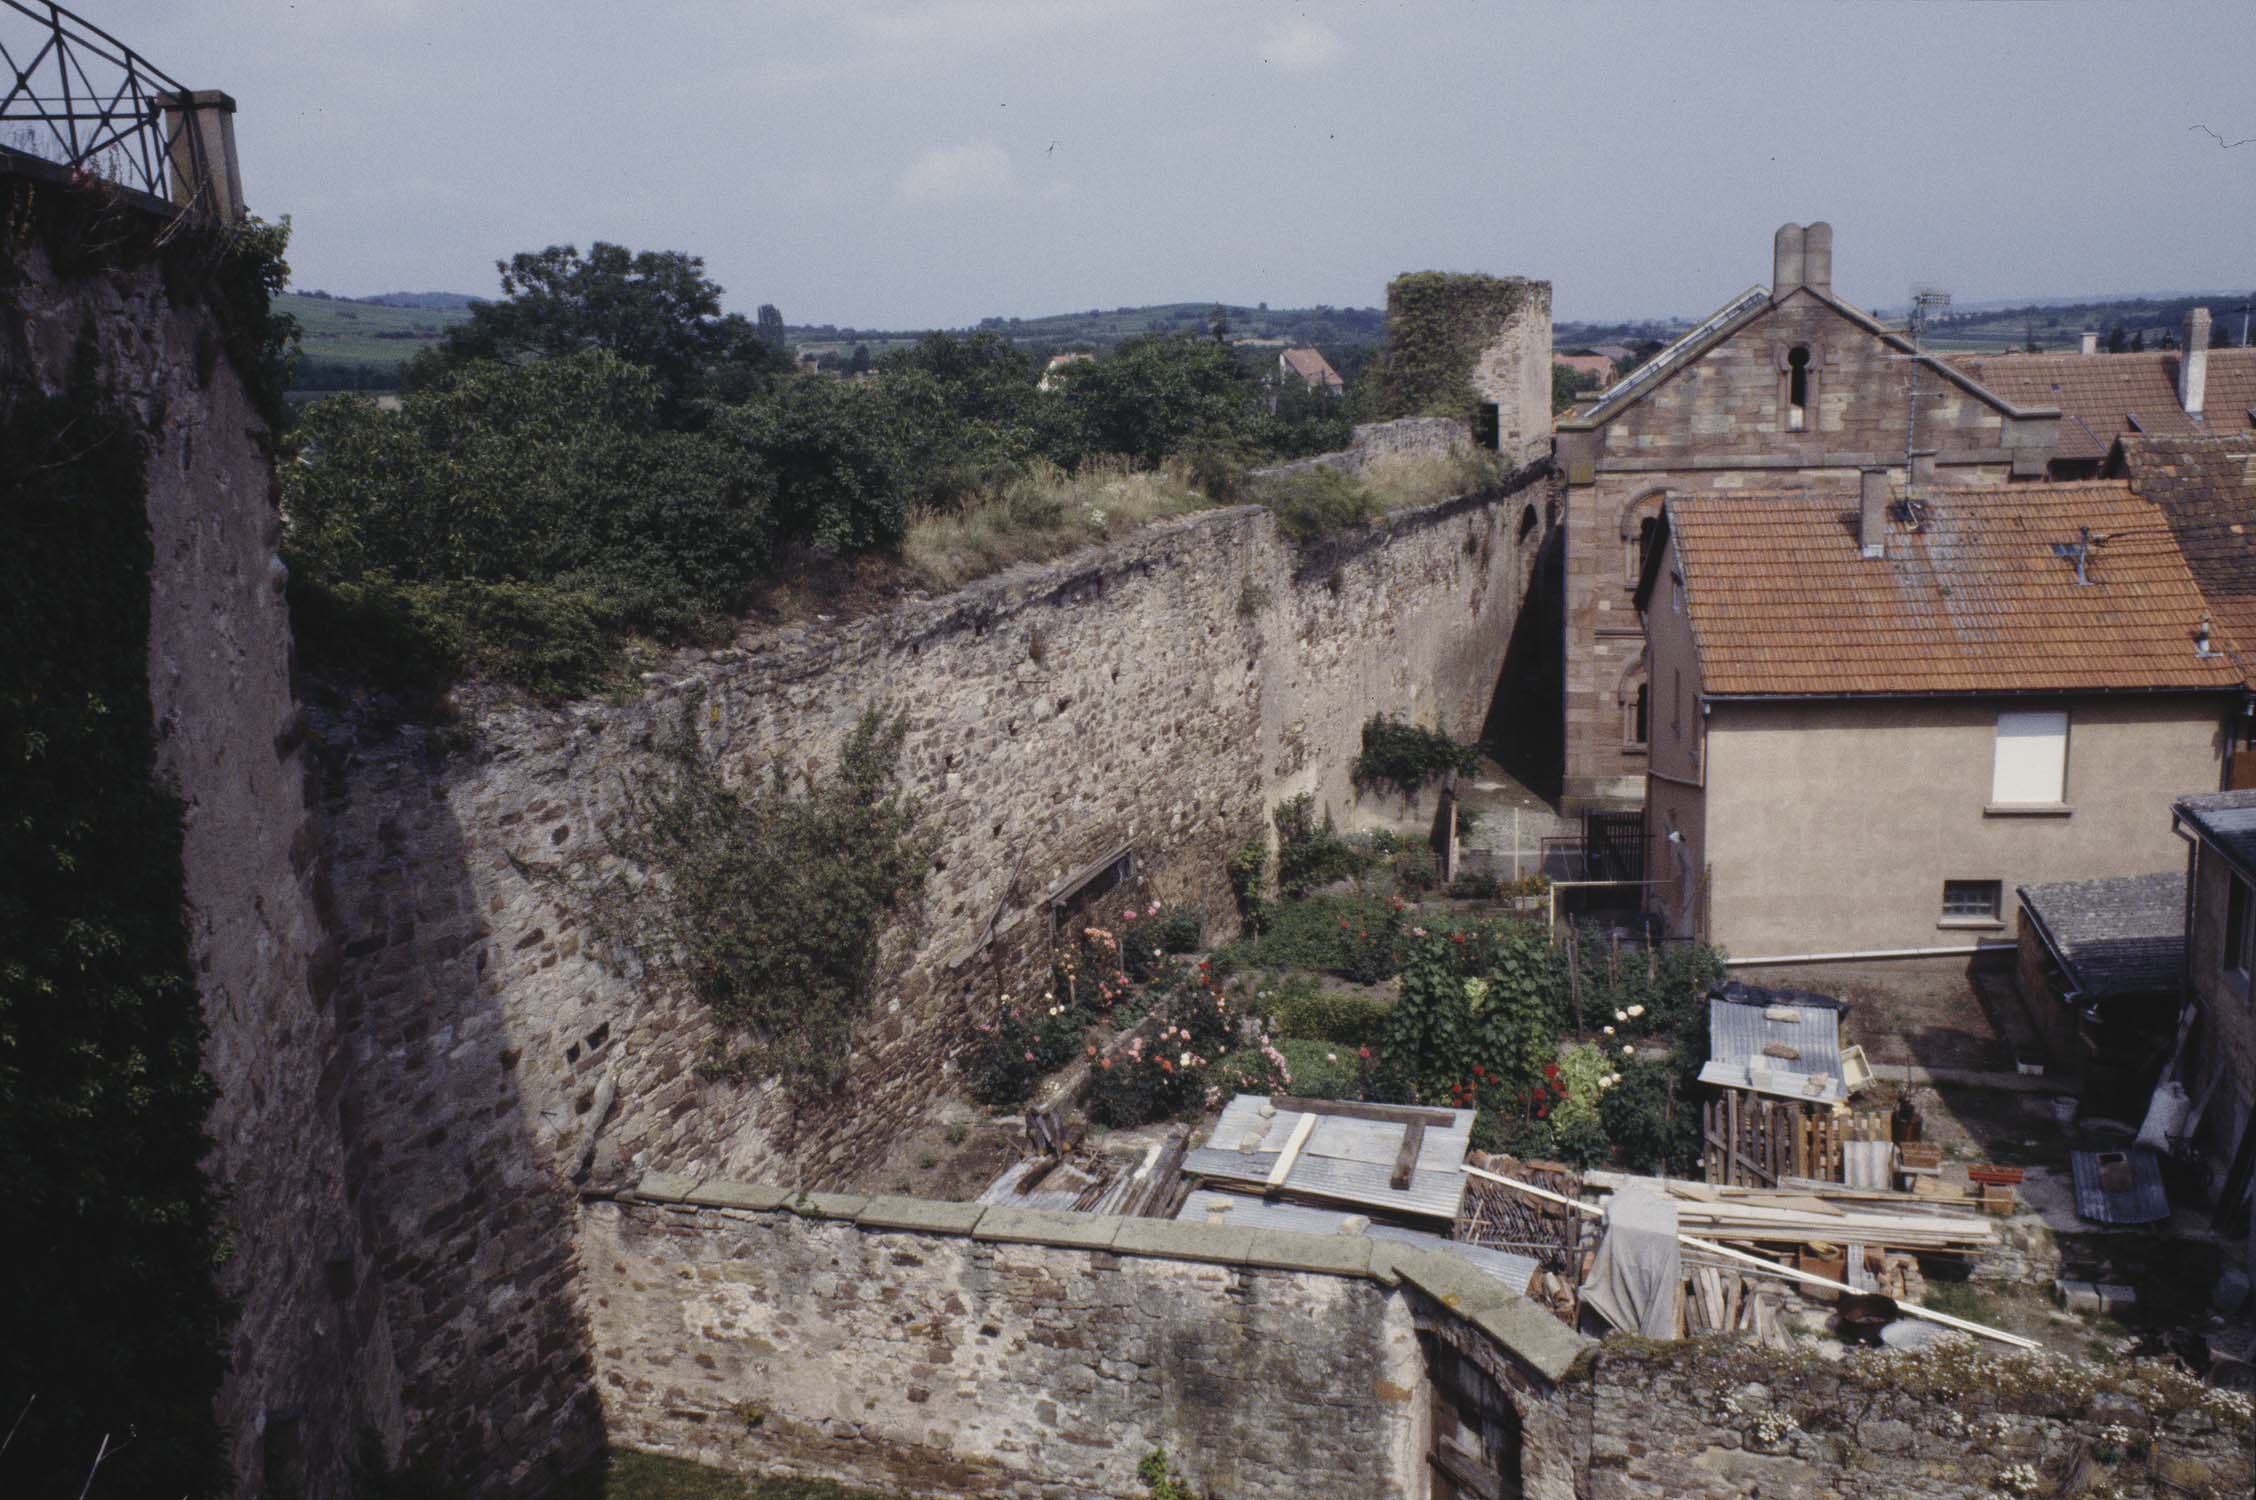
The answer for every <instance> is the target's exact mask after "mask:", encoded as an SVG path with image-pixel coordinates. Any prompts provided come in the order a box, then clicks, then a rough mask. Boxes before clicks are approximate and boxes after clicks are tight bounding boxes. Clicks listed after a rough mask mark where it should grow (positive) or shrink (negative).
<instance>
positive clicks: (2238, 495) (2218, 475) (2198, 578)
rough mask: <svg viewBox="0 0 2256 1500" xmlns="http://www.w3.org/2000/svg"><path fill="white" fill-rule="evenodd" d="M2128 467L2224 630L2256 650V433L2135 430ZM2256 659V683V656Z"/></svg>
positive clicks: (2128, 441) (2126, 450) (2126, 454)
mask: <svg viewBox="0 0 2256 1500" xmlns="http://www.w3.org/2000/svg"><path fill="white" fill-rule="evenodd" d="M2234 352H2235V353H2238V352H2240V351H2238V350H2235V351H2234ZM2249 352H2250V353H2256V350H2251V351H2249ZM2123 466H2124V469H2125V472H2126V473H2128V475H2129V476H2130V483H2131V488H2132V489H2134V490H2136V491H2138V493H2139V494H2140V495H2142V496H2144V497H2145V498H2146V499H2148V500H2151V501H2153V502H2154V503H2155V504H2156V505H2157V506H2159V507H2160V508H2161V511H2162V514H2163V516H2164V517H2166V518H2167V519H2168V521H2169V523H2170V530H2171V533H2172V534H2173V535H2175V536H2176V537H2177V539H2178V550H2179V551H2180V552H2182V553H2184V554H2185V560H2186V566H2187V567H2188V568H2190V569H2191V570H2192V571H2193V581H2194V583H2195V584H2197V585H2198V586H2199V587H2200V589H2201V593H2202V597H2204V598H2205V599H2207V600H2208V601H2209V610H2210V614H2211V615H2212V617H2213V618H2214V620H2215V622H2216V624H2217V626H2218V627H2219V629H2220V630H2221V631H2222V632H2223V633H2224V634H2225V635H2227V636H2229V637H2230V638H2231V639H2232V640H2233V641H2234V642H2236V643H2238V644H2239V645H2241V646H2244V647H2247V648H2250V649H2252V650H2256V430H2251V431H2248V432H2234V433H2223V432H2219V433H2210V434H2208V435H2206V436H2202V437H2139V436H2135V435H2134V436H2132V437H2127V438H2125V439H2123ZM2248 664H2249V666H2250V668H2251V679H2252V680H2256V657H2251V658H2249V661H2248Z"/></svg>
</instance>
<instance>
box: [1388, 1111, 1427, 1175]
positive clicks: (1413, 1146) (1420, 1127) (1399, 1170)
mask: <svg viewBox="0 0 2256 1500" xmlns="http://www.w3.org/2000/svg"><path fill="white" fill-rule="evenodd" d="M1425 1144H1426V1122H1425V1121H1423V1120H1412V1121H1411V1122H1410V1123H1409V1124H1407V1125H1405V1126H1403V1127H1402V1152H1401V1154H1400V1155H1398V1156H1396V1157H1395V1159H1394V1175H1393V1176H1392V1177H1390V1178H1388V1179H1387V1186H1388V1187H1390V1188H1393V1189H1394V1190H1395V1191H1396V1192H1400V1191H1402V1190H1403V1189H1404V1188H1406V1187H1408V1186H1409V1185H1410V1173H1411V1171H1412V1169H1414V1168H1415V1167H1416V1166H1417V1165H1418V1153H1419V1152H1420V1151H1421V1150H1423V1149H1425Z"/></svg>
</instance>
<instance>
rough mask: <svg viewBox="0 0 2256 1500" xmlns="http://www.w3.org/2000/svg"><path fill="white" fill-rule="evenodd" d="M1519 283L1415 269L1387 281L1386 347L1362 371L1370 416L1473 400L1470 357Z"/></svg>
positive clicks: (1467, 404)
mask: <svg viewBox="0 0 2256 1500" xmlns="http://www.w3.org/2000/svg"><path fill="white" fill-rule="evenodd" d="M1525 295H1526V288H1525V287H1524V286H1522V285H1521V284H1520V283H1518V282H1515V281H1506V280H1501V279H1499V278H1497V277H1494V276H1481V275H1459V274H1454V273H1451V272H1446V271H1414V272H1411V273H1410V274H1408V275H1404V276H1397V277H1396V278H1395V279H1394V280H1393V281H1391V282H1389V283H1388V284H1387V334H1386V347H1385V348H1384V349H1383V350H1381V351H1380V353H1379V357H1378V359H1376V360H1375V361H1373V362H1372V365H1371V368H1370V370H1369V371H1368V372H1367V373H1366V374H1365V377H1364V383H1363V389H1364V391H1365V392H1366V393H1367V395H1366V399H1367V401H1368V402H1369V406H1370V419H1371V420H1375V421H1385V420H1387V419H1389V418H1392V417H1458V418H1463V419H1467V420H1469V419H1470V418H1471V417H1472V415H1473V409H1474V407H1475V405H1476V404H1477V398H1476V397H1475V395H1474V394H1473V386H1472V372H1473V361H1474V360H1475V359H1477V358H1478V357H1479V356H1480V352H1481V350H1482V349H1484V348H1486V347H1487V345H1488V344H1489V343H1490V342H1491V341H1492V340H1493V339H1494V338H1495V337H1496V334H1497V332H1498V331H1499V330H1500V329H1501V328H1502V327H1503V326H1504V324H1505V322H1506V321H1507V320H1508V319H1510V318H1511V317H1512V315H1513V314H1514V313H1516V312H1518V311H1519V308H1520V302H1521V299H1522V298H1523V297H1524V296H1525Z"/></svg>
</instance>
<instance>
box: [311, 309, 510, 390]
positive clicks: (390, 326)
mask: <svg viewBox="0 0 2256 1500" xmlns="http://www.w3.org/2000/svg"><path fill="white" fill-rule="evenodd" d="M274 310H275V311H276V312H284V313H288V314H289V315H290V316H291V317H293V318H296V319H297V320H298V327H299V330H300V333H299V346H300V349H301V351H302V352H301V353H300V355H299V357H298V367H297V372H296V374H295V376H294V377H293V378H292V380H291V382H290V389H291V392H292V394H304V395H319V394H324V393H326V392H330V391H351V390H390V389H391V388H393V387H394V386H396V385H398V384H399V367H400V366H401V365H402V364H405V363H406V362H407V361H408V360H410V359H413V358H414V357H415V356H416V355H417V354H419V353H421V352H422V351H423V350H425V349H427V348H429V347H430V346H431V345H433V344H435V343H437V342H438V341H439V339H440V337H441V336H442V335H444V334H445V333H446V331H447V329H449V328H451V327H452V326H454V325H455V324H457V323H460V322H462V321H463V320H465V319H466V318H468V317H469V316H470V313H469V310H468V309H467V308H440V307H379V306H377V305H376V304H374V303H372V302H348V301H346V300H344V299H343V298H341V297H309V296H306V295H304V294H303V293H300V292H284V293H283V294H282V295H281V296H279V297H276V298H275V299H274Z"/></svg>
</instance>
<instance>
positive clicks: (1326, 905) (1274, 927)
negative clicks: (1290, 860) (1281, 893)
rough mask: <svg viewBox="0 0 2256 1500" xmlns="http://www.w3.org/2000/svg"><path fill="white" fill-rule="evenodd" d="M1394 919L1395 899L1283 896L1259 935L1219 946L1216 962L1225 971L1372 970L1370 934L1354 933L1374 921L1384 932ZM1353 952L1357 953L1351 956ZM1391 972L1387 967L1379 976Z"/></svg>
mask: <svg viewBox="0 0 2256 1500" xmlns="http://www.w3.org/2000/svg"><path fill="white" fill-rule="evenodd" d="M1392 921H1393V906H1392V903H1390V902H1386V901H1382V900H1379V899H1377V898H1376V897H1362V896H1310V897H1308V898H1307V899H1306V900H1302V901H1282V902H1279V903H1277V904H1276V905H1275V906H1273V907H1271V908H1269V910H1268V913H1267V915H1266V917H1265V925H1264V926H1263V928H1262V930H1261V932H1260V933H1259V934H1258V935H1256V936H1254V937H1250V938H1240V939H1238V940H1237V941H1236V942H1234V943H1229V944H1225V945H1224V946H1223V947H1222V948H1220V949H1218V950H1216V952H1215V955H1214V960H1215V967H1216V968H1217V969H1218V970H1220V971H1221V972H1223V973H1224V974H1241V973H1245V972H1247V971H1249V970H1255V969H1287V970H1290V969H1300V970H1305V971H1307V972H1309V973H1314V974H1337V975H1339V976H1341V977H1342V978H1346V977H1348V976H1349V974H1350V971H1351V969H1359V970H1361V971H1363V972H1370V971H1371V966H1372V959H1373V957H1374V950H1373V948H1372V946H1371V944H1370V942H1369V941H1368V940H1355V939H1354V937H1353V935H1354V934H1355V933H1357V932H1370V931H1372V930H1373V929H1374V927H1375V928H1376V929H1377V930H1379V931H1380V932H1382V933H1385V932H1387V931H1388V930H1389V927H1390V923H1391V922H1392ZM1351 952H1352V953H1353V954H1354V955H1355V957H1354V958H1353V959H1352V960H1351ZM1392 972H1393V971H1392V970H1391V969H1386V970H1385V971H1384V972H1381V973H1379V974H1378V978H1381V979H1384V978H1386V977H1388V975H1390V974H1391V973H1392Z"/></svg>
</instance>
